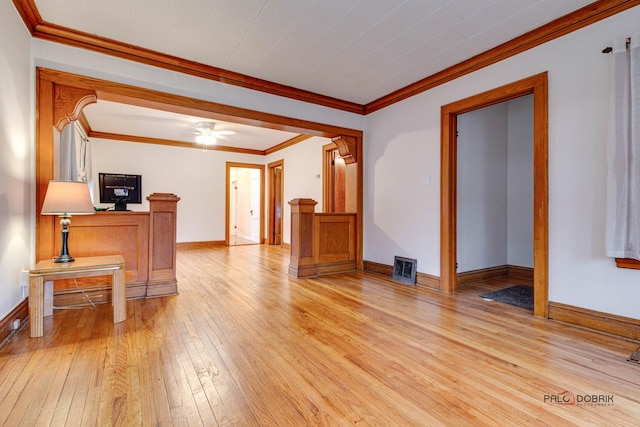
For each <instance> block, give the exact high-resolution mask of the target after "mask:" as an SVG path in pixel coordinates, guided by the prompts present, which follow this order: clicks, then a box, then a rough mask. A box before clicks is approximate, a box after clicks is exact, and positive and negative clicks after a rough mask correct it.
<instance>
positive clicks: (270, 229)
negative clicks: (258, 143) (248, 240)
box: [267, 159, 284, 246]
mask: <svg viewBox="0 0 640 427" xmlns="http://www.w3.org/2000/svg"><path fill="white" fill-rule="evenodd" d="M276 168H280V169H282V177H283V180H282V186H281V188H280V191H281V192H282V194H281V197H280V198H281V200H282V202H283V206H282V213H284V159H280V160H277V161H275V162H271V163H269V164H268V165H267V171H268V176H269V191H268V196H267V199H268V200H269V210H268V212H267V243H268V244H269V245H274V244H275V238H274V237H273V235H274V233H275V227H274V222H275V215H276V212H275V205H276V202H275V200H276V194H275V190H274V188H273V172H274V170H275V169H276ZM281 221H282V222H284V216H283V218H282V219H281ZM282 243H283V242H282V240H280V246H282Z"/></svg>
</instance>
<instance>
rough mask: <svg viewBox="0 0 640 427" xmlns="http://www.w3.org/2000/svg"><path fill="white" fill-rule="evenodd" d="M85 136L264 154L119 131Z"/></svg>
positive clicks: (95, 132) (224, 146) (244, 149)
mask: <svg viewBox="0 0 640 427" xmlns="http://www.w3.org/2000/svg"><path fill="white" fill-rule="evenodd" d="M87 136H88V137H89V138H97V139H110V140H113V141H127V142H139V143H143V144H155V145H166V146H169V147H182V148H197V149H200V150H206V151H227V152H230V153H241V154H253V155H257V156H264V154H265V152H264V151H263V150H253V149H250V148H237V147H229V146H226V145H217V144H214V145H207V146H206V148H203V146H202V144H198V143H197V142H184V141H176V140H173V139H161V138H149V137H146V136H137V135H124V134H119V133H111V132H98V131H93V130H90V131H89V132H88V133H87Z"/></svg>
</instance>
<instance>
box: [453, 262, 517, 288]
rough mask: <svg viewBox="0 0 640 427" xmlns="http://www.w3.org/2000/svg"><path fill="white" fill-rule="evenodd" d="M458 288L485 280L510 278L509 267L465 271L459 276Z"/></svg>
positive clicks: (500, 266)
mask: <svg viewBox="0 0 640 427" xmlns="http://www.w3.org/2000/svg"><path fill="white" fill-rule="evenodd" d="M457 276H458V277H457V283H458V286H461V285H466V284H467V283H475V282H482V281H485V280H491V279H498V278H500V277H509V266H508V265H499V266H496V267H489V268H481V269H478V270H471V271H464V272H462V273H458V274H457Z"/></svg>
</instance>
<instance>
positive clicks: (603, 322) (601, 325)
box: [549, 302, 640, 340]
mask: <svg viewBox="0 0 640 427" xmlns="http://www.w3.org/2000/svg"><path fill="white" fill-rule="evenodd" d="M549 319H553V320H556V321H558V322H565V323H570V324H572V325H576V326H582V327H584V328H588V329H594V330H596V331H601V332H606V333H609V334H613V335H618V336H621V337H624V338H629V339H632V340H640V319H632V318H630V317H623V316H617V315H615V314H609V313H603V312H600V311H595V310H589V309H586V308H581V307H574V306H571V305H566V304H561V303H559V302H550V303H549Z"/></svg>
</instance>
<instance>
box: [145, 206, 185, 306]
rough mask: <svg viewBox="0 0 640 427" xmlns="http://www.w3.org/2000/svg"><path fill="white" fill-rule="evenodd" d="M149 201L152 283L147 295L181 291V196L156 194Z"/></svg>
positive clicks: (148, 286)
mask: <svg viewBox="0 0 640 427" xmlns="http://www.w3.org/2000/svg"><path fill="white" fill-rule="evenodd" d="M147 200H149V282H148V284H147V297H153V296H159V295H163V296H164V295H172V294H177V293H178V281H177V279H176V220H177V217H176V214H177V210H178V201H179V200H180V198H179V197H178V196H176V195H175V194H170V193H153V194H151V195H150V196H148V197H147Z"/></svg>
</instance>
